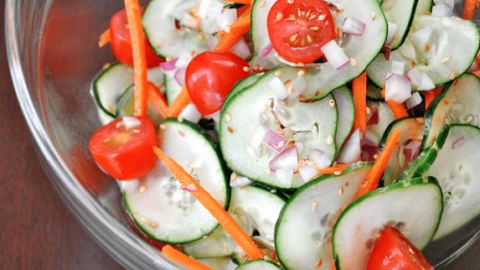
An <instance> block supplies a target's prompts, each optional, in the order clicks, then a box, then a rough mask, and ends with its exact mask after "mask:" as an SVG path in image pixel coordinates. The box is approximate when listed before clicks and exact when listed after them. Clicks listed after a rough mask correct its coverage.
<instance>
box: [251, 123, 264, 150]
mask: <svg viewBox="0 0 480 270" xmlns="http://www.w3.org/2000/svg"><path fill="white" fill-rule="evenodd" d="M265 134H267V128H266V127H264V126H260V127H259V128H258V129H257V131H255V133H254V134H253V137H252V139H251V140H250V146H252V147H253V148H255V149H258V147H260V144H262V141H263V138H264V137H265Z"/></svg>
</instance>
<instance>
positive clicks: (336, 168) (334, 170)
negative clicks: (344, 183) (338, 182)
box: [315, 163, 350, 174]
mask: <svg viewBox="0 0 480 270" xmlns="http://www.w3.org/2000/svg"><path fill="white" fill-rule="evenodd" d="M348 166H350V164H349V163H348V164H336V165H335V166H332V167H328V168H323V169H318V168H315V170H316V171H317V173H319V174H334V173H337V172H343V171H344V170H345V169H346V168H348Z"/></svg>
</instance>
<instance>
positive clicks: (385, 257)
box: [367, 227, 433, 270]
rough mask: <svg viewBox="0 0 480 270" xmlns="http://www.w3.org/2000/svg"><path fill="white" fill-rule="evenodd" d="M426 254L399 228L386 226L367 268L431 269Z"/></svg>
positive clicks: (370, 269) (383, 269)
mask: <svg viewBox="0 0 480 270" xmlns="http://www.w3.org/2000/svg"><path fill="white" fill-rule="evenodd" d="M430 269H433V267H432V265H431V264H430V263H429V262H428V261H427V259H426V258H425V256H423V254H422V253H421V252H420V250H418V249H417V248H416V247H415V246H414V245H413V244H412V243H411V242H410V240H408V238H407V237H405V236H404V235H403V234H402V233H401V232H400V231H399V230H398V229H396V228H393V227H388V228H386V229H385V230H384V231H383V232H382V234H381V236H380V238H379V239H378V242H377V244H376V245H375V247H374V248H373V251H372V254H371V255H370V259H369V260H368V265H367V270H430Z"/></svg>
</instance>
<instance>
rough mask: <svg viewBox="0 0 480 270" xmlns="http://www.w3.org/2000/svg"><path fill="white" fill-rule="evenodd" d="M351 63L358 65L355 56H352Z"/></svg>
mask: <svg viewBox="0 0 480 270" xmlns="http://www.w3.org/2000/svg"><path fill="white" fill-rule="evenodd" d="M350 64H351V65H352V66H356V65H357V60H355V58H353V57H350Z"/></svg>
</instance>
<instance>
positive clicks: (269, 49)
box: [259, 43, 273, 58]
mask: <svg viewBox="0 0 480 270" xmlns="http://www.w3.org/2000/svg"><path fill="white" fill-rule="evenodd" d="M272 50H273V45H272V43H269V44H268V45H267V46H265V47H264V48H263V49H261V50H260V52H259V55H260V57H263V58H265V57H267V55H269V54H270V53H271V52H272Z"/></svg>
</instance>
